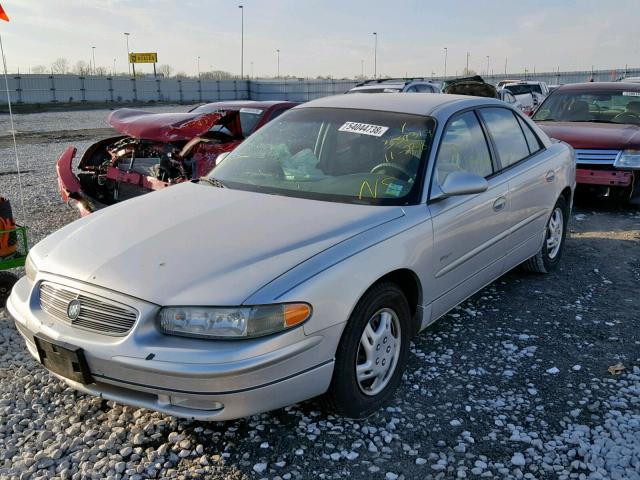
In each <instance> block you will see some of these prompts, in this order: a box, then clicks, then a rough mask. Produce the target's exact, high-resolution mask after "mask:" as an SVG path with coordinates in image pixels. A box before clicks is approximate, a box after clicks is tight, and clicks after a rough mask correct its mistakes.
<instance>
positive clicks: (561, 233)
mask: <svg viewBox="0 0 640 480" xmlns="http://www.w3.org/2000/svg"><path fill="white" fill-rule="evenodd" d="M567 222H568V209H567V202H566V200H565V199H564V197H562V196H561V197H560V198H559V199H558V201H557V202H556V204H555V205H554V207H553V210H552V211H551V215H550V216H549V220H547V225H546V227H545V230H544V231H545V236H544V242H542V248H541V249H540V251H539V252H538V253H537V254H536V255H534V256H533V257H531V258H530V259H528V260H526V261H525V262H524V263H523V264H522V266H523V267H524V268H525V269H526V270H529V271H530V272H536V273H549V272H551V271H553V270H555V269H556V267H557V266H558V264H559V263H560V257H562V250H563V248H564V241H565V238H566V236H567Z"/></svg>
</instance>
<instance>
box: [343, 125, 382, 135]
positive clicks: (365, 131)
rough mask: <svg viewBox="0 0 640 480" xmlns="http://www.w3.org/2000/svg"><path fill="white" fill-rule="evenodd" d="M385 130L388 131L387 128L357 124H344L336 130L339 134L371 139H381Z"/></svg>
mask: <svg viewBox="0 0 640 480" xmlns="http://www.w3.org/2000/svg"><path fill="white" fill-rule="evenodd" d="M387 130H389V127H383V126H381V125H369V124H368V123H358V122H346V123H345V124H344V125H342V126H341V127H340V128H339V129H338V131H340V132H351V133H359V134H361V135H371V136H373V137H381V136H382V135H384V133H385V132H386V131H387Z"/></svg>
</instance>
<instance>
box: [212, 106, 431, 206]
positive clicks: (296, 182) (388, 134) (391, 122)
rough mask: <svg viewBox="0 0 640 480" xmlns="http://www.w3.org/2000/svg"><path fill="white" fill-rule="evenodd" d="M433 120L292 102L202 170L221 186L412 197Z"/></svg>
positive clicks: (397, 201) (373, 201)
mask: <svg viewBox="0 0 640 480" xmlns="http://www.w3.org/2000/svg"><path fill="white" fill-rule="evenodd" d="M434 127H435V120H434V119H432V118H430V117H422V116H417V115H407V114H401V113H389V112H379V111H371V110H351V109H330V108H303V109H298V110H291V111H289V112H287V113H286V114H284V115H282V116H281V117H279V118H278V119H277V120H275V121H273V122H270V123H269V124H267V125H266V126H265V127H264V128H261V129H260V130H258V131H257V132H256V133H255V135H252V136H251V137H250V138H249V139H247V140H246V141H245V142H243V143H242V144H241V145H240V146H239V147H238V148H236V149H235V150H234V151H233V152H231V153H230V154H229V156H228V157H226V158H225V159H224V161H223V162H222V163H221V164H220V165H218V166H217V167H216V168H215V169H214V171H213V172H211V174H210V175H209V178H210V179H212V180H217V181H219V182H221V183H222V184H223V185H224V186H225V187H230V188H237V189H242V190H250V191H256V192H265V193H273V194H278V195H285V196H292V197H303V198H312V199H317V200H327V201H335V202H349V203H362V204H368V205H405V204H408V203H415V201H416V199H417V198H418V196H419V194H420V188H421V183H422V182H421V179H422V176H423V170H424V162H425V158H426V154H427V152H428V150H429V148H430V146H431V140H432V134H433V130H434Z"/></svg>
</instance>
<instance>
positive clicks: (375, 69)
mask: <svg viewBox="0 0 640 480" xmlns="http://www.w3.org/2000/svg"><path fill="white" fill-rule="evenodd" d="M373 38H374V42H375V44H374V47H373V78H378V32H373Z"/></svg>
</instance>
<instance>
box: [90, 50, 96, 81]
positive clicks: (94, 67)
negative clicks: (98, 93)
mask: <svg viewBox="0 0 640 480" xmlns="http://www.w3.org/2000/svg"><path fill="white" fill-rule="evenodd" d="M91 55H92V57H93V74H94V75H95V74H96V47H91Z"/></svg>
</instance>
